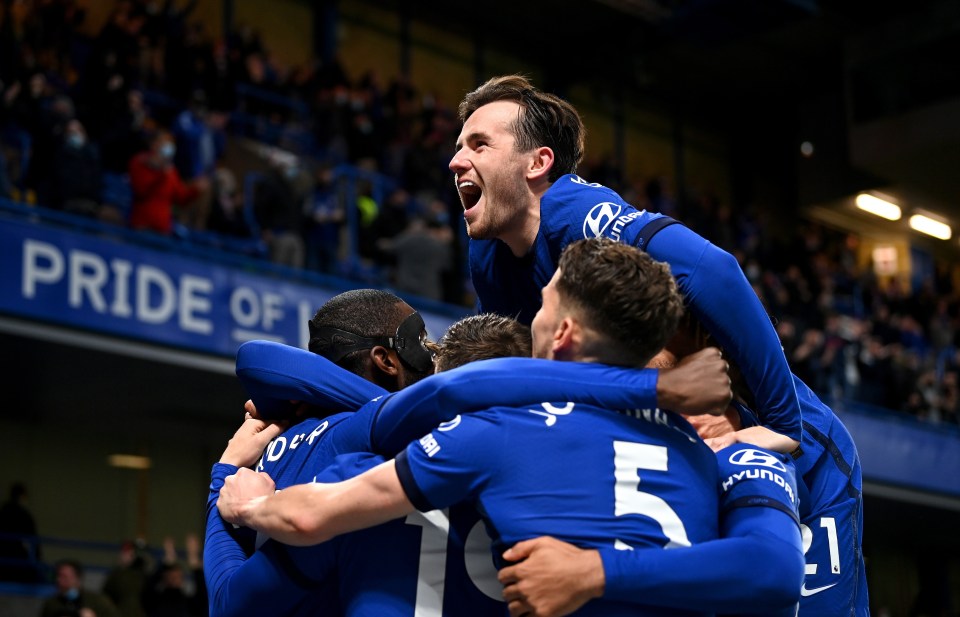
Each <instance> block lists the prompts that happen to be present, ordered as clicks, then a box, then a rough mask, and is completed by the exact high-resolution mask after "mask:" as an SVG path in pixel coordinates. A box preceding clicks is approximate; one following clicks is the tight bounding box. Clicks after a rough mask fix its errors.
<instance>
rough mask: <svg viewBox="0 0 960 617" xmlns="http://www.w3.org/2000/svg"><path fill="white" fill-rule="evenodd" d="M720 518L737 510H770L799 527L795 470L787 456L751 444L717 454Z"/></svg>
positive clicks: (727, 449) (733, 447) (725, 449)
mask: <svg viewBox="0 0 960 617" xmlns="http://www.w3.org/2000/svg"><path fill="white" fill-rule="evenodd" d="M717 463H718V465H719V470H720V513H721V518H722V517H723V516H724V515H725V514H726V513H728V512H731V511H733V510H736V509H738V508H757V507H764V508H771V509H775V510H779V511H781V512H783V513H784V514H785V515H787V516H789V517H790V518H792V519H793V521H794V522H795V523H796V524H797V525H799V524H800V518H799V515H798V506H799V500H798V499H797V479H796V474H797V472H796V468H795V467H794V464H793V461H792V460H790V458H789V457H787V456H785V455H783V454H780V453H778V452H773V451H772V450H766V449H764V448H760V447H757V446H754V445H751V444H740V443H738V444H734V445H732V446H728V447H726V448H724V449H723V450H720V451H719V452H717Z"/></svg>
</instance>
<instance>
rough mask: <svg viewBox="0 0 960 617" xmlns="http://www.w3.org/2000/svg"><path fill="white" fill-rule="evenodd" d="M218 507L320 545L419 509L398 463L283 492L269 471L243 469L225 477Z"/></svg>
mask: <svg viewBox="0 0 960 617" xmlns="http://www.w3.org/2000/svg"><path fill="white" fill-rule="evenodd" d="M217 507H218V508H219V510H220V514H221V516H222V517H223V518H224V519H225V520H227V521H228V522H231V523H235V524H238V525H244V526H246V527H250V528H252V529H255V530H257V531H260V532H263V533H265V534H266V535H268V536H270V537H271V538H273V539H275V540H278V541H280V542H283V543H284V544H290V545H293V546H309V545H312V544H318V543H320V542H324V541H326V540H329V539H330V538H333V537H335V536H338V535H341V534H344V533H347V532H350V531H356V530H358V529H366V528H367V527H373V526H374V525H379V524H381V523H385V522H387V521H389V520H393V519H395V518H399V517H401V516H405V515H407V514H409V513H411V512H413V511H414V507H413V504H412V503H410V500H409V499H407V495H406V493H405V492H404V490H403V488H402V486H401V485H400V480H399V478H398V477H397V471H396V468H395V466H394V462H393V461H387V462H385V463H383V464H381V465H379V466H377V467H375V468H373V469H371V470H370V471H368V472H366V473H363V474H361V475H359V476H357V477H355V478H350V479H349V480H345V481H343V482H335V483H331V484H320V483H312V484H300V485H297V486H291V487H289V488H286V489H284V490H283V491H281V492H279V493H276V492H274V483H273V480H271V479H270V476H268V475H267V474H264V473H256V472H254V471H251V470H249V469H240V470H238V472H237V473H236V474H235V475H233V476H230V477H228V478H227V479H226V480H225V482H224V487H223V489H222V490H221V491H220V498H219V500H218V501H217Z"/></svg>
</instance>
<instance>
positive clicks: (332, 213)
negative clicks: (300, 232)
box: [305, 166, 344, 273]
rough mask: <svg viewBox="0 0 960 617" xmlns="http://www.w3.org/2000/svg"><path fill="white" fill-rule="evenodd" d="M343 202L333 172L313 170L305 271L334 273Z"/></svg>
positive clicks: (342, 216)
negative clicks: (313, 181) (311, 205)
mask: <svg viewBox="0 0 960 617" xmlns="http://www.w3.org/2000/svg"><path fill="white" fill-rule="evenodd" d="M343 221H344V211H343V202H342V201H341V199H340V196H339V195H338V193H337V190H336V186H334V182H333V170H332V169H330V167H329V166H323V167H321V168H319V169H318V170H317V173H316V185H315V186H314V189H313V208H312V209H311V213H310V217H309V219H308V220H307V222H306V230H305V237H306V243H307V263H306V266H307V268H309V269H311V270H317V271H319V272H326V273H332V272H334V271H335V270H336V267H337V261H338V252H339V250H340V232H341V231H342V229H343Z"/></svg>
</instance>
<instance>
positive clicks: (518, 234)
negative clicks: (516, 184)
mask: <svg viewBox="0 0 960 617" xmlns="http://www.w3.org/2000/svg"><path fill="white" fill-rule="evenodd" d="M548 188H550V184H543V185H541V186H538V187H536V188H535V189H534V190H533V192H531V193H530V196H529V199H528V200H527V204H526V207H525V208H524V210H523V212H522V215H521V217H520V220H519V221H518V222H517V223H516V224H515V225H512V226H511V227H510V229H511V233H509V234H504V235H502V236H500V239H501V240H502V241H503V242H504V244H506V245H507V246H508V247H510V252H511V253H513V256H514V257H523V256H524V255H526V254H527V253H528V252H529V251H530V247H532V246H533V243H534V242H536V240H537V234H538V233H540V199H541V198H542V197H543V194H544V193H546V192H547V189H548Z"/></svg>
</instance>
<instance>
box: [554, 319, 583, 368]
mask: <svg viewBox="0 0 960 617" xmlns="http://www.w3.org/2000/svg"><path fill="white" fill-rule="evenodd" d="M577 331H578V326H577V323H576V321H574V320H573V319H571V318H570V317H564V318H563V320H561V321H560V325H558V326H557V329H556V330H555V331H554V332H553V355H554V357H556V358H565V357H569V356H571V355H572V354H573V352H574V351H575V349H576V346H577V344H578V342H579V335H578V333H577Z"/></svg>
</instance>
